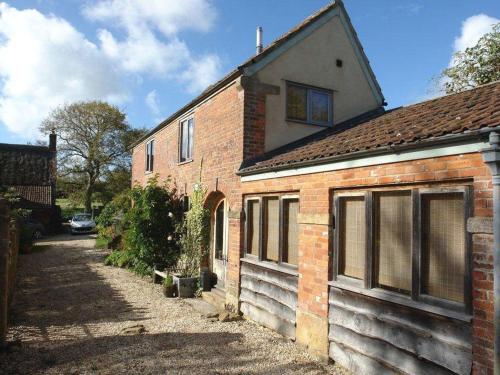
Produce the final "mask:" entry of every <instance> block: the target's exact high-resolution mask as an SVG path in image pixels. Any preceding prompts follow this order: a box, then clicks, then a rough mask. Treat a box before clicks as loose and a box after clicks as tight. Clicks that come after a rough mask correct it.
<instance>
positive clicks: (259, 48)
mask: <svg viewBox="0 0 500 375" xmlns="http://www.w3.org/2000/svg"><path fill="white" fill-rule="evenodd" d="M261 52H262V27H260V26H258V27H257V55H258V54H259V53H261Z"/></svg>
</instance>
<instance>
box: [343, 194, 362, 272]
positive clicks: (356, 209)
mask: <svg viewBox="0 0 500 375" xmlns="http://www.w3.org/2000/svg"><path fill="white" fill-rule="evenodd" d="M340 215H341V216H340V223H339V225H340V227H339V233H340V244H339V245H340V248H339V274H340V275H344V276H348V277H352V278H355V279H360V280H363V279H364V278H365V276H364V275H365V246H366V225H365V221H366V217H365V199H364V197H346V198H341V199H340Z"/></svg>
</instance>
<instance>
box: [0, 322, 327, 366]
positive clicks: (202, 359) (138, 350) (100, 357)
mask: <svg viewBox="0 0 500 375" xmlns="http://www.w3.org/2000/svg"><path fill="white" fill-rule="evenodd" d="M242 339H243V336H242V335H241V334H239V333H229V332H209V333H179V332H171V333H159V334H147V333H146V334H142V335H134V336H107V337H99V338H92V339H85V340H79V341H78V342H75V341H71V340H63V341H57V342H51V343H50V344H49V345H47V347H45V348H40V347H39V346H37V345H31V344H29V343H25V344H23V345H22V347H20V348H18V349H17V351H14V352H12V353H10V354H3V356H5V357H4V358H6V359H7V360H9V356H14V357H16V360H15V362H17V363H19V362H21V361H22V362H23V363H24V368H26V370H28V371H30V372H38V371H42V372H43V371H46V370H48V369H49V368H53V370H55V368H57V372H62V373H66V372H67V371H68V367H70V368H78V369H79V371H83V372H84V370H88V371H95V372H97V373H106V374H112V373H115V374H121V373H127V374H137V373H148V374H177V373H183V374H198V373H203V374H205V373H210V374H214V373H221V372H227V371H228V370H229V371H231V372H234V373H252V374H260V373H265V374H269V373H273V374H285V373H294V372H296V371H298V372H304V371H306V370H316V371H317V370H318V364H317V363H312V362H307V363H303V362H302V363H290V364H285V365H279V366H275V365H273V363H272V361H269V363H268V365H269V367H267V368H266V369H265V370H262V371H259V370H257V369H256V368H254V367H253V363H254V361H255V359H254V358H253V357H251V356H249V355H248V354H249V348H248V347H247V346H246V345H239V344H240V342H241V341H242ZM0 358H2V354H0ZM9 362H13V361H9ZM9 362H7V366H9V365H8V363H9ZM54 367H55V368H54ZM14 368H15V367H14ZM14 368H12V369H14ZM5 370H6V371H7V372H8V371H9V368H8V367H7V368H5ZM235 370H236V371H235ZM0 373H1V371H0Z"/></svg>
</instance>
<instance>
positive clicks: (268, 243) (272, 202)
mask: <svg viewBox="0 0 500 375" xmlns="http://www.w3.org/2000/svg"><path fill="white" fill-rule="evenodd" d="M279 216H280V204H279V199H278V198H277V197H276V198H274V197H273V198H265V199H264V244H263V249H262V252H263V254H262V258H263V259H264V260H270V261H273V262H278V261H279V227H280V221H279Z"/></svg>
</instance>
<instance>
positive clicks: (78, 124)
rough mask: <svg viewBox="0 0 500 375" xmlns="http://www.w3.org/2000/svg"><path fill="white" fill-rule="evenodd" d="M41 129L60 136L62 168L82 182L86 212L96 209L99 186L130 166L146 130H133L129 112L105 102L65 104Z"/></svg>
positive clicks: (59, 165)
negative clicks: (133, 146) (94, 199)
mask: <svg viewBox="0 0 500 375" xmlns="http://www.w3.org/2000/svg"><path fill="white" fill-rule="evenodd" d="M40 130H41V131H42V132H43V133H45V134H47V133H49V132H51V131H55V132H56V133H57V135H58V138H59V145H58V153H57V155H58V171H59V174H60V175H61V176H68V177H70V178H71V179H72V180H74V181H77V182H80V185H81V186H80V189H79V191H80V192H81V195H82V196H83V202H84V206H85V211H87V212H89V211H90V210H91V208H92V195H93V193H94V192H95V189H96V185H97V184H98V182H99V181H102V180H103V179H104V178H105V177H106V175H108V174H109V173H112V171H113V170H115V169H117V168H118V169H119V168H129V167H130V160H131V154H130V151H129V147H130V145H131V144H132V143H133V141H134V140H135V139H137V138H138V137H140V136H141V135H142V134H143V132H144V130H142V129H132V128H131V127H130V126H129V125H128V124H127V122H126V119H125V114H124V113H122V112H121V111H120V110H119V109H118V108H117V107H115V106H112V105H110V104H108V103H105V102H100V101H89V102H76V103H73V104H69V105H64V106H62V107H60V108H57V109H56V110H54V111H53V112H52V113H51V114H50V115H49V117H48V118H47V119H46V120H44V121H43V123H42V125H41V126H40Z"/></svg>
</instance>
